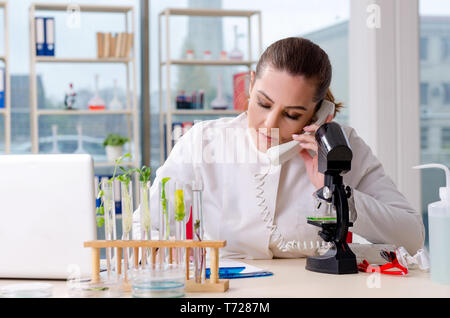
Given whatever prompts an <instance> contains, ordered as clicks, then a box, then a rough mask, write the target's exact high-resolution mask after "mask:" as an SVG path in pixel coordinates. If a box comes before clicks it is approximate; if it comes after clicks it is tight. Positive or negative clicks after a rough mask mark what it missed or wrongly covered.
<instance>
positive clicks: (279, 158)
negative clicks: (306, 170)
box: [266, 99, 335, 166]
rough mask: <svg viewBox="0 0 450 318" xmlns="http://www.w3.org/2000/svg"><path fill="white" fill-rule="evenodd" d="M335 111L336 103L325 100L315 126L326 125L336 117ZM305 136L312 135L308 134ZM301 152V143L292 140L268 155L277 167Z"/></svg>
mask: <svg viewBox="0 0 450 318" xmlns="http://www.w3.org/2000/svg"><path fill="white" fill-rule="evenodd" d="M334 109H335V106H334V103H332V102H330V101H329V100H326V99H324V100H323V101H322V105H321V106H320V109H319V110H318V111H317V114H316V117H317V120H316V122H315V123H314V124H316V125H319V126H320V125H322V124H323V123H325V120H326V119H327V117H328V116H329V115H334ZM305 134H310V133H309V132H306V133H305ZM301 150H302V147H301V146H300V143H299V142H298V141H297V140H292V141H289V142H286V143H284V144H281V145H278V146H273V147H271V148H269V149H268V150H267V152H266V154H267V155H268V156H269V159H270V163H271V164H272V165H274V166H276V165H281V164H283V163H284V162H286V161H288V160H289V159H291V158H292V157H294V156H295V155H296V154H298V153H299V152H300V151H301Z"/></svg>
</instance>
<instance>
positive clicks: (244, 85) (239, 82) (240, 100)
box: [233, 72, 250, 111]
mask: <svg viewBox="0 0 450 318" xmlns="http://www.w3.org/2000/svg"><path fill="white" fill-rule="evenodd" d="M249 83H250V73H249V72H242V73H237V74H234V75H233V108H234V109H235V110H240V111H246V110H247V108H248V98H249V97H250V96H248V89H249Z"/></svg>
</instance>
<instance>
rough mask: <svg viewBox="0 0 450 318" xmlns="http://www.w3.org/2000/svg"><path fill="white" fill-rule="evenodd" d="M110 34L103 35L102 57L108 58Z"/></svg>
mask: <svg viewBox="0 0 450 318" xmlns="http://www.w3.org/2000/svg"><path fill="white" fill-rule="evenodd" d="M110 40H111V33H104V34H103V57H109V50H110V45H111V44H110V43H111V41H110Z"/></svg>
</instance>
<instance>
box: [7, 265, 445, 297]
mask: <svg viewBox="0 0 450 318" xmlns="http://www.w3.org/2000/svg"><path fill="white" fill-rule="evenodd" d="M239 261H242V262H244V263H247V264H250V265H253V266H257V267H260V268H262V269H265V270H268V271H271V272H273V273H274V275H273V276H268V277H255V278H240V279H231V280H230V282H229V290H228V291H226V292H225V293H186V295H185V297H188V298H197V297H203V298H209V297H211V298H216V297H220V298H228V297H229V298H267V297H269V298H271V297H273V298H303V297H314V298H334V297H344V298H361V297H363V298H365V297H367V298H396V297H414V298H415V297H419V298H422V297H424V298H429V297H433V298H434V297H437V298H450V285H444V284H438V283H435V282H433V281H432V280H431V279H430V273H429V272H424V271H421V270H420V269H412V270H410V271H409V273H408V275H406V276H394V275H386V274H379V273H362V272H359V273H357V274H348V275H330V274H321V273H315V272H311V271H308V270H306V269H305V263H306V259H304V258H302V259H273V260H239ZM23 282H45V283H50V284H52V285H53V297H58V298H63V297H68V293H67V290H68V288H67V283H66V281H64V280H18V279H0V286H3V285H6V284H15V283H23ZM124 297H131V294H125V295H124Z"/></svg>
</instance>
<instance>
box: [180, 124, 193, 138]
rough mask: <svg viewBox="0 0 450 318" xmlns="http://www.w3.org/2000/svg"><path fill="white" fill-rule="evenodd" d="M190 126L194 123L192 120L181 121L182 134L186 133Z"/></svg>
mask: <svg viewBox="0 0 450 318" xmlns="http://www.w3.org/2000/svg"><path fill="white" fill-rule="evenodd" d="M192 126H194V123H193V122H192V121H184V122H183V123H182V127H183V135H184V134H185V133H187V132H188V130H189V129H191V128H192Z"/></svg>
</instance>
